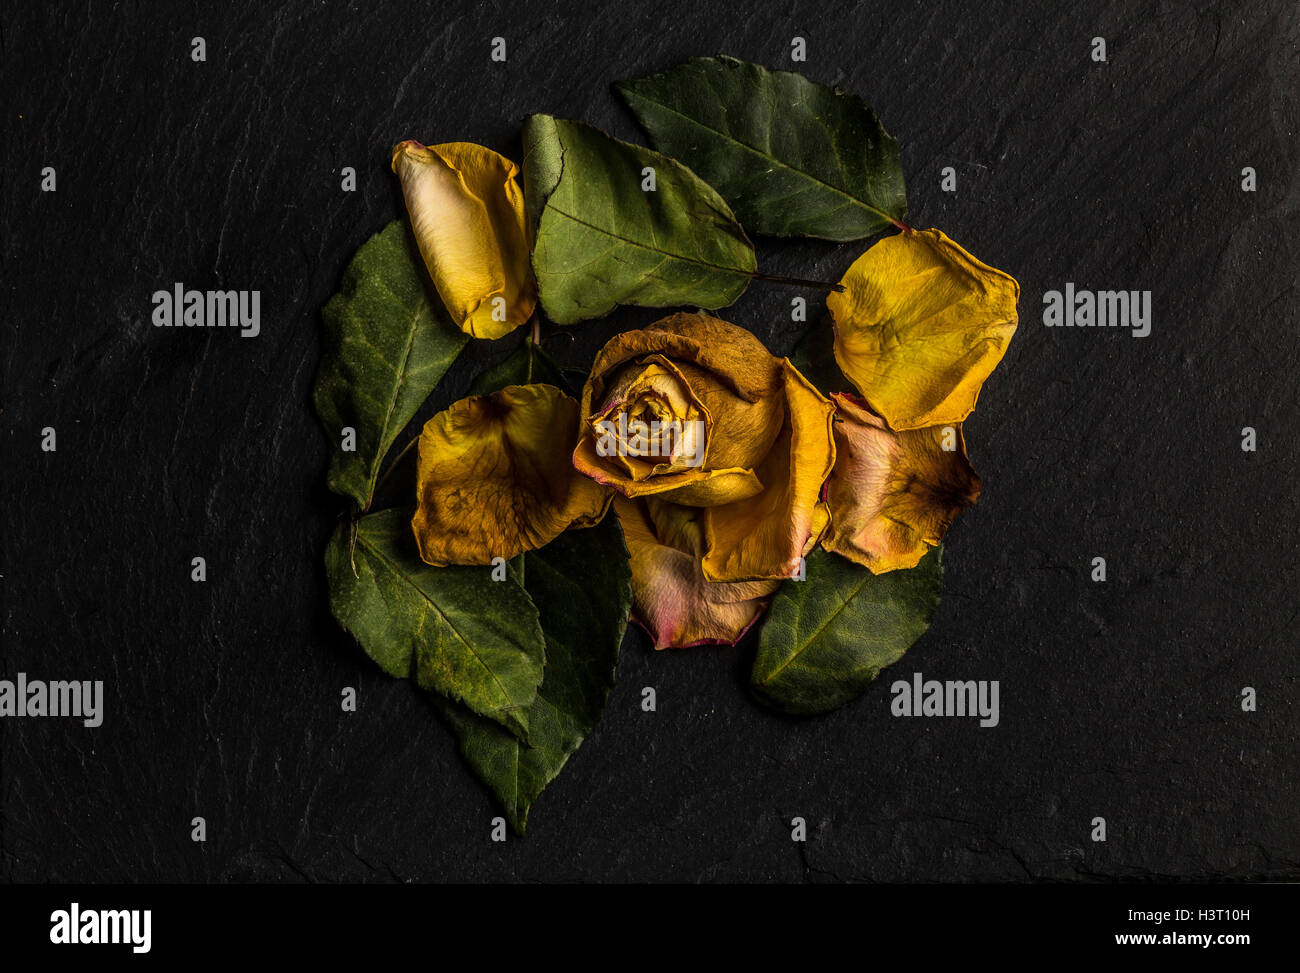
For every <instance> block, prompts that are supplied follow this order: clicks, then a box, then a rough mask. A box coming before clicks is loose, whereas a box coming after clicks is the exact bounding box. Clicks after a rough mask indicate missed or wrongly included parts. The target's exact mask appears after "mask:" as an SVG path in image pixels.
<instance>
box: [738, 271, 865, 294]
mask: <svg viewBox="0 0 1300 973" xmlns="http://www.w3.org/2000/svg"><path fill="white" fill-rule="evenodd" d="M749 279H750V280H761V281H763V282H764V283H765V284H789V285H790V286H791V287H814V288H816V289H817V290H819V291H842V290H844V285H843V284H832V283H831V282H830V281H825V280H804V279H803V278H802V277H783V276H781V275H780V274H764V273H760V272H759V271H757V270H755V271H753V272H751V273H750V274H749Z"/></svg>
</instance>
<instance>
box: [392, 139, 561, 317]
mask: <svg viewBox="0 0 1300 973" xmlns="http://www.w3.org/2000/svg"><path fill="white" fill-rule="evenodd" d="M392 162H393V172H395V173H397V177H398V179H400V180H401V183H402V195H403V196H404V197H405V198H406V211H407V213H408V214H409V215H410V217H411V228H412V230H413V231H414V233H415V240H416V242H417V243H418V244H419V247H420V255H421V256H422V257H424V263H425V266H426V267H427V268H428V270H429V276H430V277H432V278H433V283H434V286H435V287H436V288H437V291H438V296H439V297H441V298H442V302H443V304H445V305H446V306H447V311H448V313H449V314H450V315H451V317H452V320H454V321H455V322H456V325H457V326H458V327H459V328H460V329H461V330H462V331H464V332H465V333H466V334H469V335H472V336H473V337H475V338H500V337H501V336H502V335H506V334H509V333H510V332H511V331H513V330H514V329H515V328H517V327H519V325H521V324H523V323H524V322H525V321H527V320H528V318H529V316H530V315H531V314H532V313H533V307H534V306H535V305H536V303H537V284H536V281H535V280H534V278H533V271H532V266H531V265H530V264H529V260H528V241H527V237H526V234H525V230H524V196H523V192H522V191H521V190H520V188H519V182H518V180H517V176H518V175H519V169H518V167H517V166H515V164H514V163H513V162H511V161H510V160H509V159H507V158H506V157H505V156H503V155H499V154H498V153H496V152H493V151H492V150H491V149H487V148H484V147H483V146H481V145H475V144H473V143H472V142H448V143H446V144H445V145H430V146H424V145H421V144H420V143H419V142H413V141H409V140H408V141H405V142H399V143H398V144H397V145H396V146H394V148H393V160H392Z"/></svg>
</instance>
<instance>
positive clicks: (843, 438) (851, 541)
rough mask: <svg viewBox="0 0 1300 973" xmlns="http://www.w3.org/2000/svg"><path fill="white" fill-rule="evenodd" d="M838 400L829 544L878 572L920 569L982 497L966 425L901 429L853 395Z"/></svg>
mask: <svg viewBox="0 0 1300 973" xmlns="http://www.w3.org/2000/svg"><path fill="white" fill-rule="evenodd" d="M832 399H834V401H835V409H836V421H835V426H834V432H835V469H834V470H833V471H832V473H831V476H830V479H829V480H828V481H827V482H826V498H827V501H828V503H829V504H830V512H831V525H830V529H829V530H828V531H827V533H826V536H825V538H824V539H823V540H822V546H823V547H825V548H826V549H827V550H829V551H834V552H835V553H836V554H840V555H842V556H844V557H847V558H848V559H849V560H851V561H855V562H857V563H858V564H861V565H863V566H865V567H867V568H870V569H871V570H872V571H873V572H875V573H876V574H883V573H884V572H886V571H894V570H896V569H899V568H914V567H916V565H917V564H918V563H919V562H920V560H921V558H922V557H923V556H924V554H925V552H926V551H928V550H929V549H930V548H931V547H934V546H936V545H938V543H939V542H940V541H941V540H942V539H943V535H944V533H945V532H946V531H947V529H948V527H949V526H950V525H951V524H952V522H953V520H954V519H956V517H957V515H958V514H959V513H960V512H961V511H962V510H963V509H964V508H966V507H969V506H971V505H972V504H974V503H975V501H976V500H977V499H978V498H979V492H980V481H979V477H978V476H976V474H975V470H974V469H972V467H971V465H970V460H968V459H967V458H966V443H965V440H964V439H963V437H962V433H961V426H960V425H957V424H953V425H949V426H930V427H928V428H926V429H912V430H906V431H904V432H898V433H896V432H893V431H892V430H890V429H889V427H888V426H886V425H885V422H884V420H882V419H881V418H880V417H879V416H876V415H874V414H873V413H872V412H871V411H870V410H869V409H868V408H867V407H866V404H865V403H864V402H862V401H861V400H859V399H857V398H855V397H854V396H851V395H833V396H832ZM945 447H947V448H945Z"/></svg>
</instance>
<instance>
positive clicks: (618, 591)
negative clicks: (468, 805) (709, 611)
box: [440, 513, 632, 834]
mask: <svg viewBox="0 0 1300 973" xmlns="http://www.w3.org/2000/svg"><path fill="white" fill-rule="evenodd" d="M523 560H524V563H525V569H524V578H525V582H524V583H525V587H526V588H527V589H528V593H529V594H530V595H531V596H532V598H533V601H534V602H535V603H536V604H537V608H538V612H539V613H540V615H541V620H542V630H543V631H544V632H545V633H546V678H545V679H544V680H543V681H542V685H541V688H540V689H538V691H537V701H536V702H535V703H534V704H533V707H532V711H531V714H530V718H529V723H528V727H529V736H528V739H529V742H528V744H524V743H521V742H520V741H519V740H517V739H515V737H513V736H511V735H510V734H509V733H507V732H505V731H504V730H502V729H501V727H500V726H498V725H497V724H495V723H492V722H490V721H489V720H485V719H483V718H482V717H479V716H475V715H474V714H473V713H471V712H469V711H468V710H467V709H465V707H463V706H457V705H455V704H453V703H449V702H447V701H445V700H442V701H440V704H441V706H440V708H441V710H442V712H443V715H444V716H445V717H446V718H447V722H448V723H449V724H450V725H451V728H452V730H453V731H454V732H455V733H456V736H457V737H458V738H459V740H460V750H461V753H462V754H463V755H464V757H465V760H466V761H467V762H468V763H469V765H470V766H471V767H472V768H473V770H474V772H475V773H476V774H478V776H479V777H480V778H482V779H483V781H484V782H485V783H486V784H487V785H488V787H489V788H490V789H491V790H492V793H493V794H495V795H496V797H497V799H498V800H499V801H500V802H501V804H502V806H503V807H504V808H505V812H506V817H507V818H508V819H509V820H510V825H511V827H513V828H514V829H515V832H516V833H518V834H523V833H524V828H525V826H526V824H527V822H528V809H529V807H531V805H532V803H533V802H534V801H535V800H537V797H538V795H540V794H541V792H542V789H543V788H545V787H546V785H547V784H548V783H550V782H551V781H552V780H554V779H555V777H556V775H557V774H559V772H560V770H561V769H562V768H563V767H564V764H565V762H566V761H567V760H568V759H569V755H570V754H572V753H573V752H574V751H575V750H577V749H578V746H579V745H580V744H581V743H582V741H583V740H584V739H585V738H586V737H587V736H588V734H590V733H591V731H592V728H593V727H594V726H595V725H596V721H597V720H599V719H600V714H601V711H602V710H603V709H604V708H605V699H606V697H607V696H608V695H609V691H610V689H611V688H613V685H614V669H615V666H616V664H617V662H618V650H619V645H620V643H621V642H622V641H623V632H624V630H625V629H626V628H627V618H628V613H629V611H630V610H631V607H632V585H631V572H630V569H629V567H628V554H627V548H626V546H625V545H624V543H623V532H622V530H621V529H620V528H619V525H618V518H617V517H615V516H614V515H613V514H612V513H610V514H606V516H605V519H604V520H603V521H601V523H600V524H598V525H597V526H595V527H589V528H585V529H582V530H569V531H566V532H565V533H563V534H561V535H560V536H559V537H557V538H556V539H555V540H553V541H551V543H549V544H547V545H546V546H545V547H543V548H540V549H538V550H536V551H529V552H528V553H527V554H524V555H523Z"/></svg>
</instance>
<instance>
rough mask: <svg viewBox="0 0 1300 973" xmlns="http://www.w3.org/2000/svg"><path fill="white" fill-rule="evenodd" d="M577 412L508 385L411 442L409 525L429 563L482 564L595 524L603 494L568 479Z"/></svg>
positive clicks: (550, 390)
mask: <svg viewBox="0 0 1300 973" xmlns="http://www.w3.org/2000/svg"><path fill="white" fill-rule="evenodd" d="M577 438H578V403H577V402H576V401H575V400H574V399H572V398H570V397H569V396H567V395H565V394H564V393H563V392H561V391H560V390H559V389H557V388H555V387H554V386H551V385H511V386H507V387H506V388H504V389H502V390H501V391H499V392H493V393H492V394H491V395H482V396H470V397H469V398H466V399H461V400H460V401H459V402H457V403H455V404H454V405H452V406H451V408H449V409H446V410H445V411H443V412H439V413H438V414H437V415H436V416H434V417H433V418H432V419H430V420H429V421H428V422H427V423H426V424H425V426H424V431H423V432H422V433H421V434H420V462H419V471H418V483H417V486H416V504H417V505H416V511H415V517H414V519H413V520H412V522H411V527H412V529H413V530H414V532H415V540H416V544H417V545H418V546H419V549H420V557H421V558H422V559H423V560H424V561H426V562H427V563H429V564H432V565H435V566H438V567H441V566H443V565H447V564H490V563H491V562H492V559H493V558H494V557H504V558H507V559H509V558H512V557H514V556H516V555H518V554H522V553H524V552H525V551H531V550H535V549H536V548H539V547H542V546H543V545H545V544H547V543H548V542H550V541H551V540H554V539H555V538H556V537H557V536H558V535H559V534H560V533H561V532H562V531H564V530H566V529H567V528H569V527H588V526H591V525H592V524H595V523H598V522H599V521H600V519H601V516H602V515H603V514H604V512H605V510H606V509H607V508H608V506H609V497H610V495H609V492H608V491H607V490H605V489H604V488H602V487H601V486H600V485H599V484H597V483H595V482H594V481H592V480H590V479H588V478H587V477H585V476H582V475H581V474H580V473H578V472H577V471H576V470H574V468H573V465H572V463H571V462H570V460H569V456H570V454H571V453H572V452H573V445H574V442H575V441H576V440H577Z"/></svg>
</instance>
